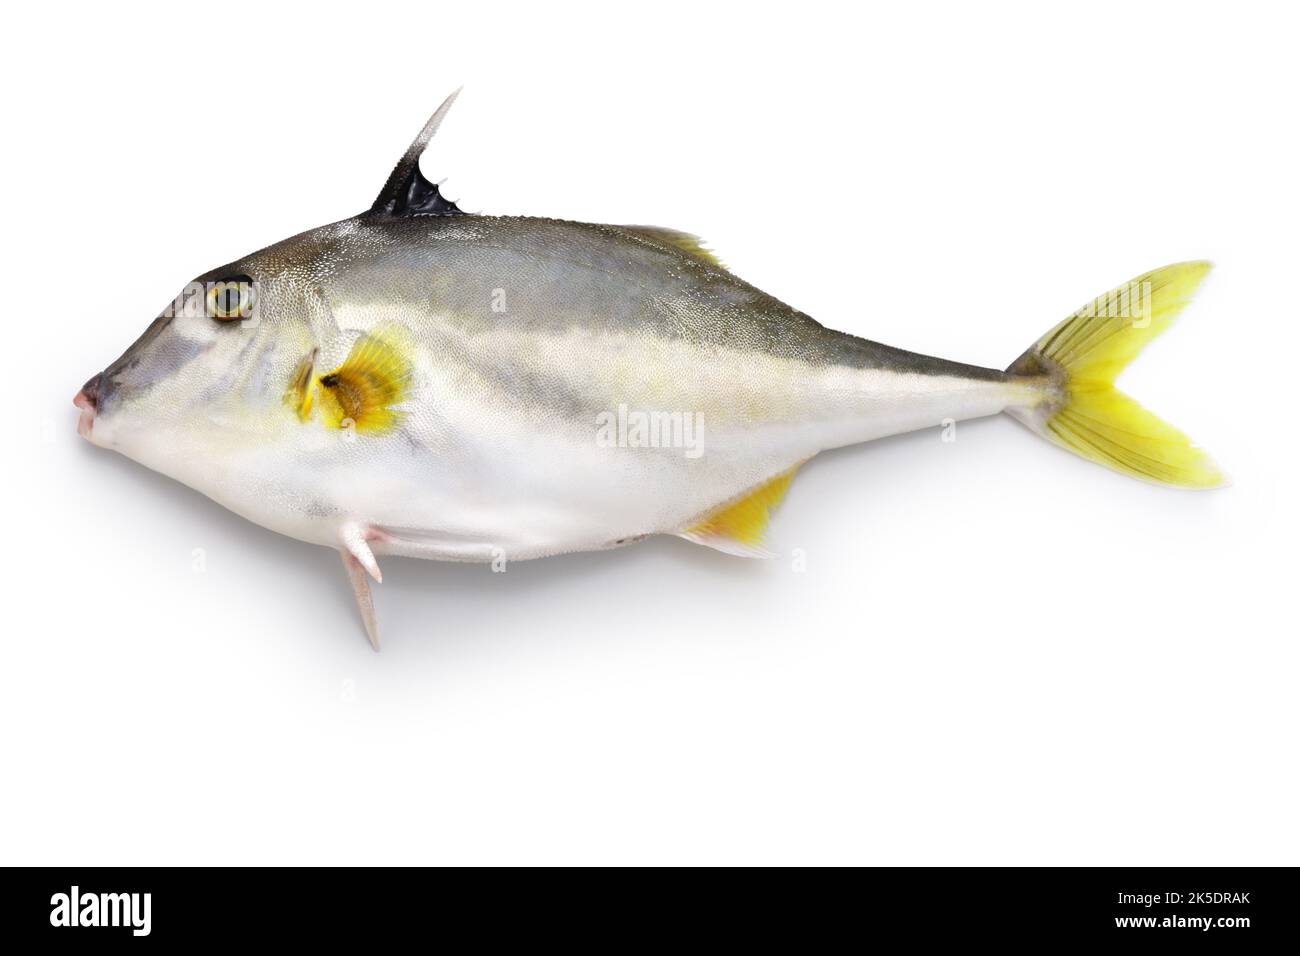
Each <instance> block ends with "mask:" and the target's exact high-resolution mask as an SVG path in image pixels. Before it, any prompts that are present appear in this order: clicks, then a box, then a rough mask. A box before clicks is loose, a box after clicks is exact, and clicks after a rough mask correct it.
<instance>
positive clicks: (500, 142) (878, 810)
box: [0, 2, 1300, 864]
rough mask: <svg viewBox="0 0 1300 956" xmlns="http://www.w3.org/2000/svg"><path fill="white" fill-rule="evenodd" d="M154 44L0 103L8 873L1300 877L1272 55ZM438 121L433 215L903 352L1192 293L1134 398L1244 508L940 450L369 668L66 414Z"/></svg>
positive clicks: (905, 39)
mask: <svg viewBox="0 0 1300 956" xmlns="http://www.w3.org/2000/svg"><path fill="white" fill-rule="evenodd" d="M980 6H981V7H984V6H985V5H980ZM138 9H139V12H136V13H127V12H125V11H123V10H119V9H117V8H108V7H103V6H95V7H92V6H89V5H88V6H86V7H84V8H75V7H74V8H63V7H60V6H55V5H43V6H40V7H31V6H28V7H27V8H26V11H28V12H16V11H11V12H10V13H9V14H8V17H9V19H10V26H9V27H8V28H7V29H6V39H7V41H8V42H7V44H6V56H5V58H4V60H3V62H2V63H0V70H2V71H3V81H4V86H5V89H6V94H5V97H6V110H5V114H6V119H5V132H4V136H5V149H4V159H3V167H4V171H3V182H4V208H5V209H6V211H7V216H6V228H5V229H4V231H3V242H4V244H5V248H4V250H3V252H4V255H3V262H4V272H3V279H4V287H5V297H4V299H5V305H6V309H5V316H4V318H5V323H4V341H5V345H6V348H5V363H4V364H5V373H4V379H5V381H6V383H7V385H6V387H5V388H4V395H5V398H6V410H7V415H8V422H9V435H8V441H7V442H6V443H5V454H4V467H3V469H2V471H0V476H2V477H0V480H2V481H3V482H4V498H3V500H4V503H5V505H6V508H7V514H6V517H5V521H4V526H5V535H4V541H5V547H4V554H3V559H2V560H3V562H4V568H3V577H2V580H3V581H4V614H5V624H4V627H3V634H4V637H3V645H2V647H0V653H2V654H3V658H2V660H0V668H2V673H3V681H4V685H3V692H2V693H0V761H2V764H0V773H2V774H3V785H2V786H0V838H2V839H0V860H2V861H3V862H5V863H43V864H117V863H121V864H128V863H159V864H166V863H245V862H254V863H264V862H279V863H359V862H375V863H395V862H410V863H414V862H475V863H505V862H517V863H534V862H560V863H578V862H628V863H631V862H644V863H668V862H692V863H702V862H736V863H760V862H766V863H776V862H809V863H831V862H841V863H849V862H853V863H904V864H936V863H1049V864H1066V863H1074V864H1136V863H1143V864H1226V863H1234V864H1265V863H1271V864H1280V863H1290V864H1295V863H1297V862H1300V855H1298V852H1297V851H1300V823H1298V822H1297V820H1298V817H1297V814H1296V807H1297V806H1298V805H1300V793H1298V792H1297V790H1298V789H1300V773H1298V771H1297V767H1296V753H1297V747H1296V739H1297V738H1296V730H1297V716H1300V704H1298V703H1297V700H1298V696H1297V690H1296V688H1297V676H1298V675H1297V665H1298V664H1300V652H1297V646H1296V627H1295V621H1294V608H1295V597H1294V593H1295V569H1296V565H1295V554H1294V547H1295V537H1296V531H1297V520H1296V518H1297V513H1296V512H1297V508H1296V480H1297V470H1296V468H1297V454H1296V441H1297V439H1296V424H1295V407H1296V399H1295V367H1296V360H1297V347H1298V345H1300V343H1298V342H1297V338H1298V337H1297V333H1296V325H1297V305H1296V287H1297V275H1298V273H1297V251H1298V249H1297V246H1298V243H1297V222H1300V192H1298V187H1297V183H1298V182H1300V144H1298V143H1297V138H1296V137H1297V132H1296V130H1297V123H1296V112H1295V95H1296V91H1297V89H1300V66H1298V63H1300V61H1298V60H1297V57H1296V55H1295V43H1296V36H1297V23H1296V20H1295V17H1294V14H1292V13H1290V12H1288V11H1287V10H1286V9H1285V8H1284V7H1282V6H1281V5H1279V6H1278V7H1277V8H1269V7H1262V6H1261V7H1253V6H1251V5H1243V4H1213V5H1208V4H1207V5H1196V4H1187V3H1170V4H1161V5H1134V4H1129V3H1122V4H1114V5H1110V4H1097V3H1089V4H1073V5H1070V6H1069V7H1064V6H1057V7H1056V8H1055V9H1050V8H1048V7H1047V6H1046V5H1039V4H1025V5H1016V6H1008V5H995V6H992V7H986V8H984V9H980V10H977V9H974V8H973V5H965V4H951V5H915V6H912V5H909V6H908V8H907V9H906V10H903V9H894V8H893V6H892V5H891V7H890V8H889V9H878V10H875V11H855V9H854V8H853V6H852V5H848V4H833V5H827V6H821V5H816V4H810V3H801V4H797V5H794V6H791V5H789V4H778V5H775V6H774V7H773V8H771V9H767V10H764V9H763V8H761V7H760V6H758V5H755V4H745V5H738V6H737V7H735V8H733V9H731V10H726V11H724V10H723V9H721V8H718V9H715V8H714V7H712V6H711V5H707V4H701V3H690V4H682V5H674V4H671V3H662V2H661V3H655V4H652V5H645V4H642V5H616V4H607V3H599V4H592V5H589V6H585V7H575V8H572V9H569V8H559V7H557V6H553V5H550V4H544V5H543V4H520V5H509V6H495V5H491V4H487V3H473V4H469V3H466V4H457V5H451V4H437V5H430V4H410V5H404V6H389V5H386V4H384V3H379V2H367V3H364V4H314V5H311V6H310V7H304V8H303V10H302V12H290V11H287V10H286V11H284V12H279V11H275V10H272V9H270V6H269V5H267V4H262V3H257V4H248V5H241V4H232V3H222V4H220V5H216V4H213V5H211V6H210V7H208V8H207V9H199V8H198V7H195V8H194V10H193V11H191V10H189V9H186V10H184V11H182V10H181V9H179V8H178V5H173V4H166V5H158V6H155V7H148V8H146V7H141V8H138ZM32 10H39V12H35V13H33V12H30V11H32ZM467 11H469V12H467ZM15 17H17V21H16V22H15V21H14V18H15ZM462 83H463V84H465V85H466V88H465V92H464V94H463V95H462V97H461V100H460V102H459V103H458V104H457V106H456V108H455V109H454V110H453V111H452V113H451V116H450V119H449V120H448V122H447V123H446V124H445V125H444V127H443V130H442V133H441V134H440V136H439V138H438V139H437V140H436V141H435V145H434V148H433V149H432V150H431V152H430V153H429V154H428V155H427V156H426V157H425V168H426V170H427V172H428V173H429V174H430V176H431V177H432V178H434V179H440V178H442V177H444V176H446V177H448V183H447V186H446V191H447V193H448V194H449V195H450V196H451V197H452V198H456V199H459V200H461V202H462V205H463V206H464V207H465V208H467V209H470V210H481V211H484V212H490V213H523V214H535V215H555V216H562V217H567V218H573V219H580V220H590V221H597V222H613V223H626V222H634V223H655V224H661V225H665V226H672V227H676V228H680V229H686V230H689V231H693V232H698V233H699V234H701V235H703V236H704V237H706V239H707V240H708V241H709V242H710V243H711V244H712V246H713V248H715V249H716V250H718V252H719V253H720V254H721V256H722V257H723V258H724V259H725V260H726V261H727V262H728V264H730V265H731V266H732V268H733V269H734V271H736V272H737V273H738V274H739V275H741V276H743V277H745V278H746V279H749V280H751V281H753V282H754V283H756V284H757V285H759V286H760V287H762V288H764V289H766V290H767V291H769V292H771V293H772V294H774V295H776V296H778V297H779V298H781V299H783V300H785V301H787V302H789V303H791V304H793V305H795V306H796V307H798V308H801V309H803V310H805V311H807V312H808V313H810V314H811V315H813V316H814V317H816V318H818V319H819V320H820V321H822V322H823V323H825V324H827V325H831V326H834V327H837V328H840V329H844V330H847V331H850V332H854V333H857V334H860V335H864V336H867V337H869V338H872V339H876V340H879V341H883V342H888V343H890V344H893V345H897V346H901V347H905V348H910V349H913V350H917V351H922V352H929V353H935V354H939V355H943V356H945V357H949V358H954V359H960V360H964V361H968V362H974V363H978V364H982V365H989V366H996V367H999V368H1000V367H1003V366H1005V365H1006V364H1007V363H1009V362H1010V361H1011V360H1012V359H1014V358H1015V357H1016V356H1017V355H1018V354H1019V353H1020V352H1021V351H1022V350H1023V349H1024V348H1025V347H1026V346H1027V345H1028V344H1029V343H1030V342H1032V341H1033V340H1034V339H1036V338H1037V337H1038V336H1039V335H1040V334H1041V333H1042V332H1044V331H1045V330H1046V329H1047V328H1048V327H1050V326H1051V325H1053V324H1054V323H1055V322H1056V321H1057V320H1058V319H1060V318H1061V317H1062V316H1063V315H1065V314H1066V313H1068V312H1069V311H1071V310H1073V309H1074V308H1076V307H1078V306H1079V305H1081V304H1082V303H1083V302H1084V301H1085V300H1087V299H1089V298H1091V297H1092V296H1094V295H1096V294H1098V293H1101V292H1103V291H1105V290H1106V289H1108V288H1110V287H1112V286H1114V285H1117V284H1119V283H1120V282H1122V281H1125V280H1127V279H1129V278H1131V277H1132V276H1135V275H1137V274H1138V273H1141V272H1143V271H1145V270H1147V269H1149V268H1153V267H1156V266H1159V265H1163V264H1165V263H1169V262H1175V261H1179V260H1183V259H1189V258H1200V257H1208V258H1211V259H1213V260H1215V262H1216V265H1217V268H1216V271H1215V272H1214V273H1213V275H1212V276H1211V278H1210V280H1209V282H1208V283H1207V284H1206V286H1205V288H1204V289H1203V290H1202V293H1201V294H1200V296H1199V297H1198V299H1197V301H1196V302H1195V304H1194V305H1193V306H1192V308H1191V309H1189V310H1188V311H1187V312H1186V313H1185V314H1184V317H1183V319H1182V321H1181V323H1180V325H1179V327H1178V328H1177V329H1176V330H1175V331H1174V332H1173V333H1171V334H1170V335H1168V336H1166V337H1165V338H1163V339H1162V340H1161V341H1160V342H1159V343H1158V344H1157V345H1156V346H1155V347H1153V348H1152V349H1151V350H1150V352H1149V353H1148V354H1147V355H1145V356H1144V357H1143V358H1142V359H1141V360H1140V361H1139V362H1138V363H1137V365H1136V366H1135V367H1134V368H1133V369H1131V370H1130V372H1129V374H1127V375H1126V377H1125V379H1124V381H1123V385H1124V387H1125V388H1126V389H1127V390H1128V391H1130V392H1131V393H1132V394H1135V395H1136V396H1137V397H1139V398H1140V399H1141V400H1143V401H1144V402H1145V403H1146V404H1148V405H1149V406H1150V407H1151V408H1153V409H1154V410H1156V411H1157V412H1158V413H1160V414H1161V415H1163V416H1165V417H1167V418H1168V419H1169V420H1170V421H1172V422H1174V423H1175V424H1177V425H1179V426H1181V427H1183V428H1184V429H1186V430H1187V431H1188V432H1189V433H1191V434H1192V435H1193V436H1195V437H1196V438H1197V439H1198V440H1199V441H1200V442H1201V443H1202V444H1204V445H1205V446H1206V447H1208V448H1210V449H1211V450H1212V451H1213V452H1214V454H1215V456H1216V458H1217V459H1218V460H1219V461H1220V462H1221V463H1222V465H1223V466H1224V467H1225V468H1226V469H1227V470H1228V471H1229V472H1230V473H1231V474H1232V476H1233V478H1234V482H1235V483H1234V485H1233V487H1231V488H1229V489H1227V490H1224V491H1218V492H1210V493H1187V492H1178V491H1173V490H1165V489H1161V488H1156V487H1149V486H1146V485H1143V484H1140V483H1138V482H1136V481H1132V480H1129V479H1126V478H1123V477H1119V476H1116V475H1113V474H1110V473H1108V472H1106V471H1104V470H1102V469H1100V468H1098V467H1096V466H1093V465H1090V464H1088V463H1086V462H1084V461H1082V460H1079V459H1076V458H1073V457H1071V456H1069V455H1067V454H1065V453H1063V452H1060V451H1058V450H1057V449H1055V448H1053V447H1051V446H1049V445H1048V444H1047V443H1045V442H1043V441H1041V440H1039V439H1038V438H1036V437H1034V436H1033V435H1031V434H1030V433H1029V432H1028V431H1026V430H1025V429H1023V428H1022V427H1020V426H1019V425H1017V424H1016V423H1014V422H1012V421H1010V420H1009V419H995V420H988V421H981V422H975V423H970V424H963V425H961V426H960V427H959V429H958V433H957V441H956V442H955V443H952V444H945V443H943V442H942V441H940V436H939V433H938V432H937V431H929V432H923V433H917V434H913V435H909V436H904V437H900V438H895V439H891V440H886V441H881V442H877V443H875V444H873V445H869V446H865V447H857V448H852V449H847V450H844V451H840V452H837V453H832V454H827V455H824V456H822V457H820V458H819V459H818V460H817V461H815V462H813V463H812V464H811V465H809V466H808V467H806V468H805V469H804V470H803V472H802V473H801V475H800V477H799V479H798V480H797V481H796V482H795V484H794V487H793V489H792V491H791V494H790V496H789V498H788V499H787V502H786V504H785V505H784V507H783V509H782V511H781V512H780V514H779V515H778V516H777V519H776V520H775V522H774V526H773V542H774V543H775V545H776V546H777V547H778V548H780V549H781V550H782V552H783V556H782V557H781V558H779V559H777V560H776V561H773V562H769V563H759V562H745V561H741V560H737V559H732V558H728V557H727V556H725V555H721V554H716V553H712V552H710V551H706V550H704V549H702V548H698V547H695V546H693V545H691V544H688V543H686V542H684V541H680V540H672V539H664V540H655V541H650V542H647V543H644V544H641V545H638V546H636V547H633V548H629V549H625V550H623V551H620V552H615V553H604V554H591V555H578V556H572V557H565V558H558V559H548V560H545V561H540V562H533V563H521V564H516V565H512V566H510V568H509V570H508V572H507V573H505V574H493V573H491V572H490V571H489V570H488V568H486V567H482V566H450V565H439V564H431V563H421V562H413V561H402V560H396V559H390V560H388V561H387V566H386V569H385V571H386V574H385V582H384V584H383V586H382V587H380V588H379V589H378V591H377V600H378V603H379V613H380V616H381V620H382V626H383V631H384V635H385V645H386V646H385V649H384V651H383V653H382V654H378V655H377V654H375V653H373V652H372V651H371V650H370V648H369V646H368V645H367V643H366V641H365V638H364V636H363V634H362V631H361V628H360V625H359V622H358V619H357V615H356V611H355V608H354V607H353V604H352V598H351V595H350V592H349V589H348V587H347V584H346V581H345V578H344V575H343V572H342V570H341V568H340V566H339V562H338V558H337V557H336V556H335V555H334V554H332V553H330V552H328V551H325V550H322V549H318V548H314V547H310V546H308V545H304V544H300V543H297V542H294V541H291V540H288V539H286V538H282V537H278V536H276V535H274V534H272V533H271V532H268V531H265V530H262V529H260V528H257V527H254V526H252V525H250V524H247V523H245V522H244V521H242V520H241V519H239V518H236V517H235V516H233V515H231V514H229V513H227V512H225V511H223V510H222V509H220V508H219V507H218V506H216V505H215V504H212V503H211V502H209V501H208V500H206V499H204V498H202V497H201V496H199V495H198V494H196V493H194V492H191V491H189V490H187V489H185V488H183V487H181V486H179V485H176V484H174V483H172V482H170V481H168V480H165V479H163V478H161V477H159V476H157V475H155V474H152V473H150V472H148V471H146V470H145V469H143V468H142V467H140V466H138V465H135V464H134V463H132V462H130V461H128V460H126V459H125V458H121V457H119V456H116V455H114V454H112V453H110V452H106V451H103V450H101V449H97V448H94V447H92V446H90V445H89V444H88V443H86V442H83V441H81V440H79V439H78V438H77V435H76V432H75V420H76V413H75V411H74V409H73V408H72V406H71V404H70V400H71V398H72V395H73V393H74V392H75V391H76V390H77V388H78V387H79V386H80V385H81V383H82V382H83V381H84V380H85V379H86V378H88V377H89V376H90V375H91V374H92V373H94V372H95V371H97V370H99V369H101V368H103V367H104V366H105V365H106V364H107V363H108V362H109V361H110V360H112V359H113V358H115V357H116V356H117V355H118V354H119V353H120V352H121V351H122V349H123V348H124V347H125V346H126V345H127V344H129V342H130V341H131V340H132V339H133V338H134V337H135V336H136V335H137V334H138V333H139V332H140V331H141V330H142V329H143V328H144V327H145V325H146V324H147V323H148V322H149V321H150V319H151V318H152V317H153V316H154V315H155V314H156V313H157V312H158V310H159V309H161V308H162V307H163V305H165V304H166V302H167V301H168V300H169V299H170V298H171V296H172V295H173V294H174V293H175V292H176V291H177V290H178V289H179V288H180V286H181V285H182V284H183V283H184V282H185V281H187V280H188V279H190V278H191V277H192V276H194V275H195V274H198V273H200V272H202V271H204V270H206V269H208V268H210V267H212V266H214V265H216V264H219V263H222V262H226V261H229V260H230V259H232V258H235V257H236V256H238V255H241V254H243V253H245V252H248V251H251V250H253V249H255V248H259V247H261V246H264V245H266V244H269V243H271V242H273V241H275V240H278V239H280V238H283V237H285V236H287V235H289V234H292V233H295V232H298V231H301V230H303V229H306V228H308V227H310V226H314V225H317V224H320V223H323V222H327V221H332V220H335V219H340V218H343V217H346V216H349V215H352V214H354V213H356V212H358V211H360V210H361V209H363V208H365V207H366V206H368V205H369V203H370V202H371V200H372V198H373V196H374V194H375V193H376V192H377V191H378V190H379V187H380V185H381V184H382V183H383V181H384V178H385V177H386V176H387V174H388V172H389V170H390V169H391V167H392V165H393V163H394V162H395V161H396V159H397V157H398V155H399V154H400V153H401V151H402V150H403V148H404V147H405V146H406V144H407V142H408V141H409V140H410V138H411V137H412V136H413V135H414V134H415V132H416V131H417V130H418V129H419V127H420V124H421V123H422V122H423V121H424V119H425V118H426V116H427V115H428V114H429V112H430V111H431V110H432V109H433V108H434V107H435V106H436V105H437V104H438V102H439V101H440V100H441V99H442V98H443V96H445V95H446V94H447V93H448V92H449V91H450V90H452V89H453V88H455V87H457V86H459V85H460V84H462ZM196 549H201V553H202V555H203V556H204V560H205V570H201V571H200V570H196V569H195V557H194V556H195V553H196ZM795 549H801V551H802V554H803V555H804V557H805V559H806V570H805V571H804V572H802V573H799V572H797V571H796V570H794V567H793V561H792V554H793V553H794V551H795Z"/></svg>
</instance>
